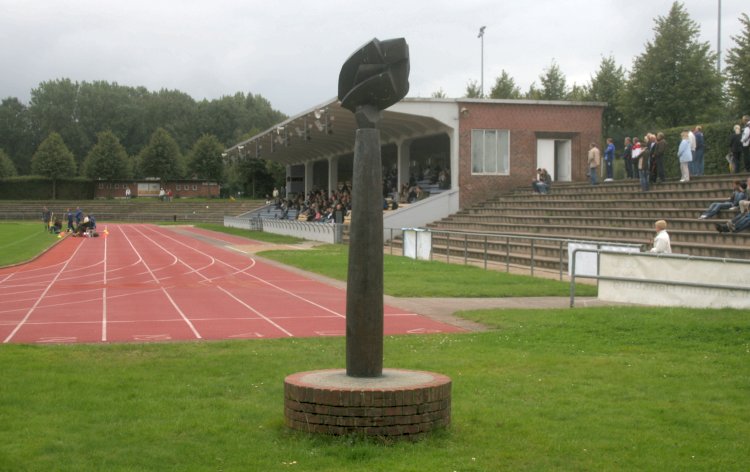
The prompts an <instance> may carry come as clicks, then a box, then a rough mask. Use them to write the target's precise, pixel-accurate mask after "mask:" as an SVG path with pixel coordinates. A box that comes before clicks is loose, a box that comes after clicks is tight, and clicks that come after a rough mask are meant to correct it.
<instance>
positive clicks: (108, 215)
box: [0, 198, 265, 226]
mask: <svg viewBox="0 0 750 472" xmlns="http://www.w3.org/2000/svg"><path fill="white" fill-rule="evenodd" d="M264 203H265V202H264V201H260V200H236V201H231V200H223V199H215V200H193V199H175V200H173V201H171V202H162V201H159V200H157V199H151V198H148V199H147V198H134V199H130V200H124V199H119V200H83V201H68V200H0V220H35V219H38V220H41V219H42V207H44V206H46V207H47V208H49V209H50V210H51V211H53V212H54V213H55V215H61V216H62V220H63V226H64V225H65V224H66V219H65V212H66V210H67V209H68V208H70V209H72V210H74V211H75V209H76V207H78V206H80V207H81V210H83V212H84V214H93V215H95V216H96V220H97V222H98V223H99V224H101V223H104V222H107V221H112V222H169V221H172V222H174V221H177V222H180V221H184V222H197V223H216V224H223V222H224V216H235V215H238V214H241V213H246V212H248V211H251V210H254V209H257V208H259V207H262V206H263V205H264Z"/></svg>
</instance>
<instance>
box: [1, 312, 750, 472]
mask: <svg viewBox="0 0 750 472" xmlns="http://www.w3.org/2000/svg"><path fill="white" fill-rule="evenodd" d="M463 316H465V317H467V318H471V319H475V320H477V321H481V322H483V323H485V324H487V325H489V326H491V327H493V328H494V329H493V330H490V331H487V332H482V333H473V334H458V335H422V336H413V335H412V336H397V337H387V338H386V339H385V366H386V367H400V368H410V369H424V370H432V371H436V372H440V373H443V374H446V375H448V376H450V377H451V378H452V379H453V404H452V420H453V424H452V426H451V427H450V428H449V429H448V430H446V431H442V432H439V433H437V434H434V435H431V436H429V437H427V438H426V439H425V440H422V441H419V442H415V443H411V442H396V443H391V442H387V441H381V440H376V439H362V438H355V437H343V438H336V437H323V436H309V435H306V434H303V433H298V432H292V431H289V430H287V429H286V428H285V427H284V425H283V379H284V377H285V376H286V375H288V374H291V373H294V372H299V371H304V370H313V369H322V368H339V367H344V363H345V361H344V352H345V341H344V339H343V338H311V339H280V340H252V341H234V342H188V343H166V344H148V345H141V344H120V345H58V346H25V345H2V346H0V365H2V366H3V376H2V382H0V470H13V471H26V470H29V471H31V470H33V471H47V470H58V471H81V470H107V471H136V470H137V471H143V470H154V471H163V470H216V471H218V470H221V471H234V470H237V471H240V470H241V471H245V470H259V471H260V470H263V471H266V470H269V471H276V470H300V471H302V470H304V471H319V470H325V471H352V470H368V471H370V470H375V471H422V470H436V471H454V470H455V471H495V470H510V471H524V470H529V471H547V470H566V471H567V470H577V471H578V470H580V471H584V470H587V471H605V470H639V471H640V470H649V471H651V470H653V471H678V470H679V471H683V470H691V471H712V472H713V471H718V470H721V471H746V470H748V469H749V468H750V455H748V449H747V444H748V442H747V438H748V437H750V318H748V317H747V313H746V312H743V311H735V310H693V309H684V308H681V309H664V308H660V309H656V308H653V309H652V308H632V307H617V308H581V309H564V310H547V311H535V310H513V311H499V310H492V311H481V312H467V313H463Z"/></svg>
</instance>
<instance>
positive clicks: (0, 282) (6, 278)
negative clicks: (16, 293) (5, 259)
mask: <svg viewBox="0 0 750 472" xmlns="http://www.w3.org/2000/svg"><path fill="white" fill-rule="evenodd" d="M14 275H16V272H11V273H10V274H8V275H7V276H6V277H5V278H4V279H3V280H0V284H4V283H5V281H7V280H8V279H9V278H11V277H13V276H14Z"/></svg>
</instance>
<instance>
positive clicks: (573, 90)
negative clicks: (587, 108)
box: [565, 83, 591, 102]
mask: <svg viewBox="0 0 750 472" xmlns="http://www.w3.org/2000/svg"><path fill="white" fill-rule="evenodd" d="M565 99H566V100H569V101H571V102H588V101H591V88H590V87H589V86H588V85H586V84H584V85H578V84H576V83H573V86H572V87H570V90H568V95H567V96H566V97H565Z"/></svg>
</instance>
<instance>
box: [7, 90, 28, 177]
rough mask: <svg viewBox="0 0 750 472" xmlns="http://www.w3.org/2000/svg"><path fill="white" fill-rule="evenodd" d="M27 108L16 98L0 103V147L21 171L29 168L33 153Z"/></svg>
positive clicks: (24, 171)
mask: <svg viewBox="0 0 750 472" xmlns="http://www.w3.org/2000/svg"><path fill="white" fill-rule="evenodd" d="M33 143H34V139H33V135H32V133H31V120H30V116H29V110H28V108H27V107H26V105H24V104H23V103H21V102H20V101H18V99H17V98H12V97H9V98H6V99H4V100H3V101H2V103H0V148H2V149H4V150H5V152H7V153H8V157H10V159H12V160H13V163H14V168H15V169H17V170H18V171H19V172H21V173H28V172H29V170H30V169H31V156H32V154H33V153H34V147H35V146H34V144H33Z"/></svg>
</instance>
